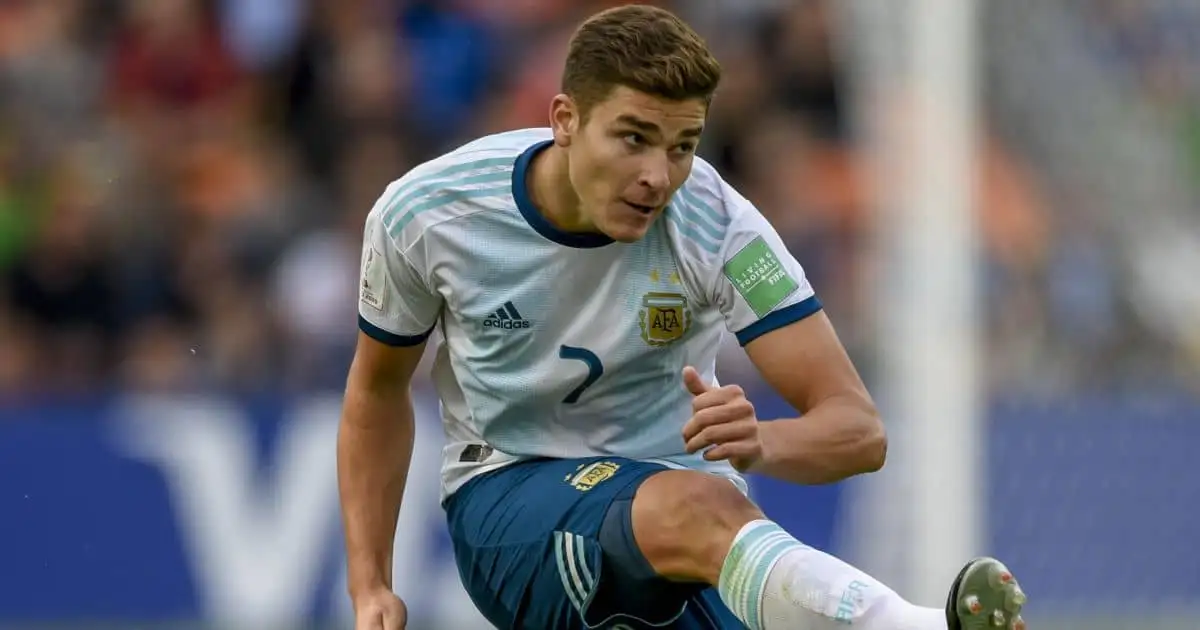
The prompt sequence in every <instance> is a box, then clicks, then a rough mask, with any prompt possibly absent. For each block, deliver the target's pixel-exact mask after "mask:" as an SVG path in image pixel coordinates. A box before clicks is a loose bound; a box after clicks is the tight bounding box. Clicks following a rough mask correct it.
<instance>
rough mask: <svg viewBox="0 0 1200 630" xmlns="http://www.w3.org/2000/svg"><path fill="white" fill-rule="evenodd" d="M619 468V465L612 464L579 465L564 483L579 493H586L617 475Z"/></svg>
mask: <svg viewBox="0 0 1200 630" xmlns="http://www.w3.org/2000/svg"><path fill="white" fill-rule="evenodd" d="M620 468H621V465H620V464H615V463H613V462H594V463H591V464H581V465H580V466H579V468H577V469H575V474H573V475H567V476H566V478H565V479H564V481H566V482H567V483H569V484H571V485H572V486H573V487H574V488H575V489H576V490H578V491H580V492H587V491H588V490H591V489H592V488H595V487H596V486H598V485H600V484H602V483H604V482H605V481H608V480H609V479H612V478H613V475H615V474H617V470H619V469H620Z"/></svg>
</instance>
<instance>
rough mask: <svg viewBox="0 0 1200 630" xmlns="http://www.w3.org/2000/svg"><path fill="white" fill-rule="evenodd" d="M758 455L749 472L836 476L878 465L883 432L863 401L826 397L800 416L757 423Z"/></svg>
mask: <svg viewBox="0 0 1200 630" xmlns="http://www.w3.org/2000/svg"><path fill="white" fill-rule="evenodd" d="M759 427H760V432H761V437H762V441H763V445H764V447H763V454H764V456H763V459H762V460H761V461H759V462H758V463H757V464H756V465H755V466H753V467H752V468H751V472H755V473H759V474H763V475H766V476H768V477H773V478H776V479H781V480H784V481H790V482H792V483H801V484H823V483H833V482H836V481H841V480H842V479H845V478H847V477H852V476H854V475H858V474H862V473H868V472H874V471H876V470H879V469H880V468H881V467H882V466H883V462H884V459H885V457H886V454H887V437H886V434H885V433H884V430H883V425H882V423H881V422H880V421H879V416H878V414H877V412H876V411H875V409H874V408H873V407H871V406H869V405H863V404H858V403H855V402H849V401H842V400H838V399H830V400H828V401H826V402H824V403H822V404H820V405H818V406H816V407H815V408H813V409H812V410H810V411H809V412H808V413H807V414H805V415H804V417H802V418H785V419H780V420H772V421H768V422H763V423H761V424H760V425H759Z"/></svg>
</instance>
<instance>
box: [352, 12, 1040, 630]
mask: <svg viewBox="0 0 1200 630" xmlns="http://www.w3.org/2000/svg"><path fill="white" fill-rule="evenodd" d="M719 78H720V67H719V65H718V64H717V62H716V61H715V60H714V59H713V57H712V56H711V55H710V53H709V52H708V50H707V49H706V47H705V45H704V43H703V42H702V41H701V39H700V38H699V37H698V36H697V35H696V34H695V33H694V32H693V31H692V30H691V29H690V28H688V27H687V26H686V25H685V24H683V23H682V22H681V21H680V20H679V19H678V18H676V17H675V16H673V15H672V14H670V13H668V12H666V11H663V10H660V9H655V8H650V7H645V6H626V7H623V8H618V9H613V10H609V11H606V12H603V13H600V14H598V15H596V16H594V17H592V18H591V19H589V20H588V21H587V22H585V23H584V24H583V25H582V26H581V27H580V28H579V29H578V31H577V32H576V34H575V36H574V38H573V40H572V42H571V44H570V51H569V56H568V59H567V63H566V71H565V73H564V77H563V90H562V92H563V93H562V94H560V95H558V96H556V97H555V98H554V99H553V101H552V103H551V105H550V124H551V126H550V128H549V129H533V130H524V131H515V132H510V133H503V134H498V135H494V136H489V137H486V138H483V139H480V140H477V141H475V142H472V143H470V144H468V145H466V146H464V147H461V148H459V149H457V150H455V151H453V152H451V153H449V154H447V155H445V156H442V157H440V158H437V159H435V160H433V161H431V162H428V163H426V164H423V165H421V166H419V167H417V168H416V169H414V170H413V171H412V172H410V173H409V174H407V175H405V176H404V177H403V178H401V179H400V180H398V181H397V182H395V183H393V184H392V185H391V186H390V187H389V188H388V189H387V190H386V192H385V193H384V194H383V196H382V197H381V198H380V200H379V202H378V203H377V204H376V206H375V208H374V209H373V210H372V211H371V214H370V217H369V218H368V220H367V226H366V233H365V247H364V252H363V270H362V280H361V286H360V319H359V326H360V329H361V334H360V336H359V343H358V350H357V353H356V356H355V359H354V362H353V365H352V367H351V369H350V375H349V379H348V384H347V391H346V402H345V411H344V415H343V418H342V425H341V432H340V436H339V443H338V472H339V477H340V487H341V495H342V509H343V515H344V519H345V528H346V537H347V548H348V554H349V565H350V574H349V579H350V591H351V596H352V598H353V601H354V607H355V611H356V618H357V619H356V624H357V625H356V628H358V630H384V629H386V630H395V629H398V628H403V627H404V625H405V621H406V619H405V617H406V612H405V608H404V605H403V603H402V602H401V601H400V600H399V599H398V598H397V597H396V596H395V595H394V594H393V593H392V590H391V575H390V571H391V566H392V558H391V550H392V538H393V536H394V533H395V532H394V529H395V525H396V516H397V512H398V510H399V507H400V502H401V497H402V495H403V492H404V484H405V476H406V473H407V467H408V462H409V458H410V455H411V451H412V444H413V411H412V402H411V400H410V398H409V382H410V379H411V377H412V374H413V371H414V369H415V367H416V365H417V362H418V360H419V358H420V357H421V354H422V349H423V347H424V344H425V341H426V339H427V338H428V337H429V336H430V334H431V332H432V331H433V330H434V329H435V328H436V329H437V330H438V332H439V333H440V335H439V336H440V337H441V339H440V341H439V343H438V347H437V359H436V363H435V367H434V379H435V381H436V384H437V388H438V393H439V396H440V398H441V402H442V415H443V420H444V425H445V431H446V437H447V442H448V444H447V446H446V449H445V452H444V465H443V479H444V483H443V497H444V505H445V508H446V511H447V514H448V518H449V526H450V532H451V534H452V538H453V541H454V548H455V555H456V558H457V561H458V564H459V568H460V572H461V575H462V578H463V581H464V583H465V585H466V588H467V590H468V592H469V593H470V594H471V597H472V599H473V601H474V602H475V604H476V605H477V606H478V607H479V609H480V610H481V611H482V612H483V614H484V615H485V616H486V617H487V618H488V619H489V620H490V621H491V622H492V623H493V624H495V625H496V627H498V628H501V629H504V630H509V629H514V630H516V629H520V630H578V629H580V628H585V627H586V628H612V629H615V628H622V629H627V628H650V627H656V628H661V627H669V628H689V629H695V630H708V629H727V628H729V629H732V628H750V629H751V630H761V629H766V630H777V629H780V630H781V629H785V628H786V629H788V630H796V629H805V630H825V629H832V628H840V627H842V626H844V625H846V624H851V625H853V626H854V627H858V628H863V629H866V630H946V629H947V628H949V629H951V630H957V629H959V628H963V629H976V628H984V627H989V628H990V627H996V628H1007V629H1010V630H1016V629H1020V628H1023V627H1024V622H1023V621H1022V620H1021V618H1020V614H1019V613H1020V610H1021V607H1022V604H1023V603H1024V595H1023V594H1022V593H1021V592H1020V590H1019V588H1018V587H1017V584H1016V582H1015V581H1014V580H1013V578H1012V575H1011V574H1010V573H1009V572H1008V571H1007V569H1005V568H1004V566H1003V565H1002V564H1000V563H999V562H997V561H995V560H992V559H978V560H975V561H972V562H971V563H968V564H967V565H966V567H964V569H963V571H962V573H961V574H960V575H959V576H958V578H957V580H956V581H955V583H954V584H953V585H952V587H951V593H950V597H949V601H948V604H947V607H946V609H945V610H941V609H932V608H921V607H917V606H914V605H912V604H910V603H908V602H906V601H904V600H903V599H901V598H900V597H899V596H897V595H896V593H894V592H893V591H891V590H889V589H888V588H887V587H886V586H884V585H883V584H880V583H879V582H877V581H876V580H874V579H872V578H871V577H870V576H868V575H865V574H864V573H862V572H861V571H859V570H857V569H855V568H853V567H851V566H849V565H847V564H845V563H843V562H841V561H840V560H838V559H836V558H834V557H832V556H829V555H827V554H824V553H822V552H819V551H817V550H814V549H812V548H810V547H806V546H805V545H803V544H802V543H800V542H798V541H797V540H796V539H795V538H793V537H792V536H790V535H789V534H788V533H787V532H785V531H783V530H782V529H780V528H779V527H778V526H777V525H775V524H774V523H772V522H771V521H770V520H768V519H766V517H765V516H764V515H763V514H762V513H761V512H760V511H759V510H758V508H757V507H755V505H754V504H753V503H752V502H751V501H750V500H748V499H747V497H746V495H745V492H746V483H745V481H744V480H743V479H742V477H741V476H740V473H742V472H746V471H753V472H757V473H761V474H765V475H771V476H774V477H778V478H781V479H786V480H790V481H793V482H795V483H806V484H807V483H826V482H833V481H837V480H839V479H844V478H846V477H849V476H851V475H855V474H860V473H866V472H871V471H874V470H878V469H879V468H880V467H881V466H882V465H883V462H884V456H885V450H886V439H885V436H884V429H883V425H882V424H881V423H880V420H879V417H878V415H877V413H876V410H875V407H874V405H873V403H872V401H871V398H870V396H869V395H868V393H867V391H866V389H865V387H864V386H863V384H862V382H861V381H860V379H859V377H858V375H857V373H856V371H855V369H854V367H853V366H852V365H851V363H850V361H849V359H848V358H847V356H846V353H845V352H844V350H843V348H842V346H841V344H840V342H839V341H838V339H837V336H836V335H835V333H834V331H833V328H832V327H831V326H830V323H829V321H828V319H827V318H826V317H825V315H824V313H823V312H822V311H821V306H820V303H819V302H818V301H817V298H816V297H815V295H814V293H813V289H812V288H811V287H810V286H809V284H808V282H807V281H806V279H805V276H804V271H803V269H801V267H800V265H799V264H798V263H797V262H796V261H795V260H794V259H793V258H792V256H791V255H790V254H789V253H788V251H787V250H786V249H785V247H784V245H783V244H782V242H781V241H780V239H779V237H778V235H777V234H776V233H775V231H774V230H773V229H772V228H771V226H770V225H768V223H767V222H766V221H765V220H764V219H763V217H762V215H760V214H759V212H758V211H757V210H756V209H755V208H754V207H753V205H751V203H750V202H749V201H747V200H746V199H745V198H744V197H742V196H741V195H740V194H738V193H737V191H735V190H734V189H733V188H731V187H730V186H729V185H728V184H726V183H725V182H724V181H723V180H722V179H721V177H720V176H719V175H718V174H717V173H716V172H715V171H714V170H713V168H712V167H711V166H710V165H708V164H706V163H704V162H703V161H701V160H699V159H697V158H695V157H694V155H695V149H696V143H697V142H698V141H699V139H700V135H701V132H702V131H703V128H704V122H705V116H706V114H707V110H708V104H709V101H710V99H711V97H712V94H713V92H714V90H715V89H716V87H717V84H718V82H719ZM726 330H728V331H730V332H732V333H733V334H735V335H736V336H737V338H738V340H739V341H740V342H741V343H742V345H743V346H744V347H745V350H746V352H747V353H748V354H749V356H750V358H751V359H752V360H753V362H754V364H755V365H756V366H757V367H758V368H759V370H760V371H761V372H762V374H763V377H764V378H765V379H766V381H767V382H768V383H770V384H771V385H772V386H773V387H774V388H775V389H777V390H778V391H779V393H780V394H781V395H782V396H784V397H785V398H786V399H787V400H788V401H789V402H790V403H791V404H792V405H794V406H795V407H796V408H797V409H798V410H800V411H801V412H802V413H803V414H804V417H803V418H784V419H778V420H774V421H771V422H760V421H759V419H758V418H756V417H755V413H754V407H753V406H752V405H751V404H750V403H749V402H748V401H747V400H746V398H745V396H744V395H743V393H742V390H741V389H739V388H738V387H737V386H736V385H726V386H719V385H717V384H716V383H715V381H714V377H713V372H714V362H715V355H716V352H717V343H718V339H719V337H720V336H721V334H723V333H724V332H725V331H726Z"/></svg>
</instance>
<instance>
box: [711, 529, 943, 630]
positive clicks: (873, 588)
mask: <svg viewBox="0 0 1200 630" xmlns="http://www.w3.org/2000/svg"><path fill="white" fill-rule="evenodd" d="M718 589H719V591H720V593H721V600H722V601H724V602H725V605H726V606H728V607H729V609H730V610H732V611H733V614H734V615H736V616H737V618H738V619H741V620H742V623H744V624H746V627H747V628H749V630H839V629H844V628H846V627H847V626H851V627H855V628H861V629H862V630H946V617H945V613H944V612H943V611H942V610H940V609H937V608H924V607H921V606H914V605H912V604H910V603H908V602H907V601H905V600H904V599H903V598H901V597H900V596H899V595H897V594H896V593H895V591H892V590H891V589H890V588H888V587H886V586H884V585H883V584H882V583H880V582H879V581H878V580H876V579H874V578H872V577H871V576H869V575H867V574H866V573H863V572H862V571H859V570H858V569H856V568H854V567H852V566H850V565H849V564H846V563H845V562H842V561H841V560H838V559H837V558H835V557H833V556H831V555H829V554H827V553H824V552H821V551H817V550H816V549H813V548H811V547H807V546H805V545H804V544H802V543H800V542H799V541H798V540H796V539H795V538H793V537H792V536H791V534H788V533H787V532H786V531H784V530H783V529H782V528H781V527H779V526H778V525H776V524H775V523H773V522H771V521H766V520H759V521H751V522H750V523H747V524H746V525H745V526H744V527H742V529H741V531H739V532H738V535H737V537H736V538H735V539H734V541H733V547H731V548H730V550H729V555H727V556H726V557H725V563H724V565H722V567H721V579H720V584H719V585H718Z"/></svg>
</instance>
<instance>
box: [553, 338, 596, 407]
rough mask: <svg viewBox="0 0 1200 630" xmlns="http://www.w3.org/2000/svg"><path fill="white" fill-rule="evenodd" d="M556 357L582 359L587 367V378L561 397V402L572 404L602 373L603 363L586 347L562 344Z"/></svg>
mask: <svg viewBox="0 0 1200 630" xmlns="http://www.w3.org/2000/svg"><path fill="white" fill-rule="evenodd" d="M558 357H559V358H560V359H569V360H574V361H583V362H584V364H585V365H587V368H588V375H587V378H585V379H583V382H582V383H580V384H579V387H576V388H575V389H573V390H571V393H570V394H567V397H566V398H564V399H563V403H565V404H568V405H573V404H575V403H576V402H579V396H580V395H582V394H583V390H585V389H587V388H589V387H591V386H592V384H594V383H595V382H596V380H597V379H599V378H600V375H602V374H604V365H603V364H601V363H600V357H598V356H596V353H595V352H592V351H591V350H588V349H587V348H576V347H574V346H562V347H560V348H559V349H558Z"/></svg>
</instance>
